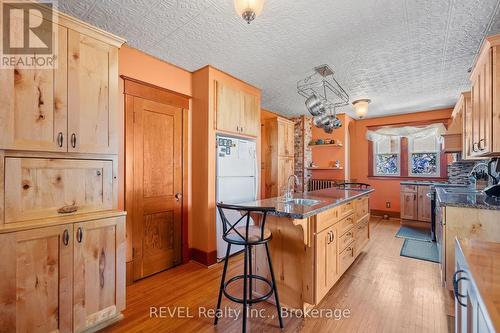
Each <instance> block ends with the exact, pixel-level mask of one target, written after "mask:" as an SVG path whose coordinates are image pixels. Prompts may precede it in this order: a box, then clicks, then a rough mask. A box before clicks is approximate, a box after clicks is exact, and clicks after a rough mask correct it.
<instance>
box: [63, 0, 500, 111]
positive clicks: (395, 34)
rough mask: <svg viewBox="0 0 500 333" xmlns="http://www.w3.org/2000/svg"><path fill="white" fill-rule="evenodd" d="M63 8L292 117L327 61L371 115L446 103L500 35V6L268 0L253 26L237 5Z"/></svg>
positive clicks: (79, 0)
mask: <svg viewBox="0 0 500 333" xmlns="http://www.w3.org/2000/svg"><path fill="white" fill-rule="evenodd" d="M59 9H60V10H62V11H63V12H66V13H68V14H70V15H73V16H76V17H78V18H80V19H82V20H84V21H86V22H89V23H91V24H94V25H96V26H98V27H100V28H102V29H104V30H107V31H110V32H113V33H115V34H117V35H120V36H122V37H125V38H126V39H127V40H128V43H129V44H130V45H131V46H132V47H135V48H138V49H140V50H143V51H144V52H146V53H149V54H152V55H154V56H156V57H158V58H161V59H164V60H166V61H168V62H170V63H173V64H175V65H178V66H180V67H183V68H186V69H188V70H190V71H193V70H196V69H198V68H200V67H202V66H204V65H206V64H211V65H213V66H215V67H217V68H219V69H221V70H224V71H226V72H229V73H231V74H233V75H235V76H237V77H239V78H241V79H242V80H245V81H247V82H249V83H251V84H254V85H255V86H258V87H260V88H262V92H263V99H262V104H263V107H265V108H267V109H270V110H272V111H276V112H278V113H281V114H284V115H288V116H291V115H300V114H304V113H305V112H306V111H305V107H304V99H303V98H302V97H300V96H299V95H298V94H297V92H296V83H297V81H298V80H300V79H302V78H303V77H304V76H306V75H307V74H309V73H310V72H311V71H312V68H313V67H315V66H317V65H320V64H324V63H327V64H329V65H330V66H331V67H333V69H334V70H335V72H336V74H335V76H336V78H337V80H338V81H339V82H340V83H341V84H342V85H343V86H344V88H345V89H346V90H347V92H348V93H349V95H350V96H351V101H352V100H355V99H357V98H371V99H372V104H371V105H370V110H369V116H371V117H375V116H382V115H388V114H398V113H407V112H415V111H420V110H429V109H437V108H441V107H446V106H452V105H453V104H454V103H455V101H456V99H457V96H458V94H459V93H460V92H461V91H464V90H467V89H468V73H467V70H468V69H469V68H470V67H471V65H472V63H473V60H474V58H475V55H476V53H477V51H478V49H479V47H480V44H481V41H482V40H483V38H484V36H485V35H488V34H492V33H497V32H500V13H499V1H498V0H363V1H362V0H309V1H306V0H301V1H300V0H297V1H290V0H266V2H265V6H264V11H263V13H262V15H261V16H260V17H258V18H257V19H256V20H255V21H254V22H252V23H251V24H250V25H248V24H246V23H245V22H244V21H243V20H242V19H241V18H240V17H238V16H237V15H236V13H235V11H234V9H233V0H177V1H176V0H59ZM137 65H138V66H140V64H137ZM343 111H346V112H348V113H350V114H352V108H351V107H350V106H349V107H346V108H344V110H343Z"/></svg>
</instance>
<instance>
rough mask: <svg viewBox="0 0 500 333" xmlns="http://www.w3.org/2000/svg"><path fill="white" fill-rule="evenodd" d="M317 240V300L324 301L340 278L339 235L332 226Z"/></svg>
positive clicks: (316, 237) (318, 235) (319, 235)
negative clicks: (338, 262) (338, 259)
mask: <svg viewBox="0 0 500 333" xmlns="http://www.w3.org/2000/svg"><path fill="white" fill-rule="evenodd" d="M315 239H316V247H315V251H316V265H317V266H316V286H317V287H316V298H317V299H322V298H323V297H324V296H325V295H326V294H327V293H328V291H329V290H330V289H331V288H332V287H333V285H334V284H335V282H337V280H338V278H339V274H338V270H337V268H338V267H337V266H338V265H337V242H338V241H337V234H336V230H335V227H334V226H331V227H329V228H327V229H325V230H323V231H321V232H319V233H318V234H316V236H315Z"/></svg>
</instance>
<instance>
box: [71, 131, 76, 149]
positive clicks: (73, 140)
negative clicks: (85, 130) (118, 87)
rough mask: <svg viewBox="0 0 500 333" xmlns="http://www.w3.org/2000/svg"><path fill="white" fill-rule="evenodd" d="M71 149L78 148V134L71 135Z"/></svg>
mask: <svg viewBox="0 0 500 333" xmlns="http://www.w3.org/2000/svg"><path fill="white" fill-rule="evenodd" d="M71 147H73V148H76V134H75V133H73V134H71Z"/></svg>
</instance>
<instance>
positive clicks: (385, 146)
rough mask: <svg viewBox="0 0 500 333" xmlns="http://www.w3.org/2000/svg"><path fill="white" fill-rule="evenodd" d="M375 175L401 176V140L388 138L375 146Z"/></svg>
mask: <svg viewBox="0 0 500 333" xmlns="http://www.w3.org/2000/svg"><path fill="white" fill-rule="evenodd" d="M373 146H374V149H373V152H374V156H373V161H374V169H375V170H374V171H375V172H374V174H375V175H377V176H399V175H400V173H401V170H400V163H399V161H400V159H401V158H400V146H401V145H400V138H399V137H390V136H387V137H385V138H383V139H381V140H379V141H377V142H374V144H373Z"/></svg>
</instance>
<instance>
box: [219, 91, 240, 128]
mask: <svg viewBox="0 0 500 333" xmlns="http://www.w3.org/2000/svg"><path fill="white" fill-rule="evenodd" d="M215 85H216V109H217V111H216V118H217V129H218V130H221V131H227V132H233V133H240V132H241V130H240V114H241V109H242V108H241V96H240V92H239V91H238V90H237V89H235V88H233V87H231V86H229V85H225V84H222V83H220V82H215Z"/></svg>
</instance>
